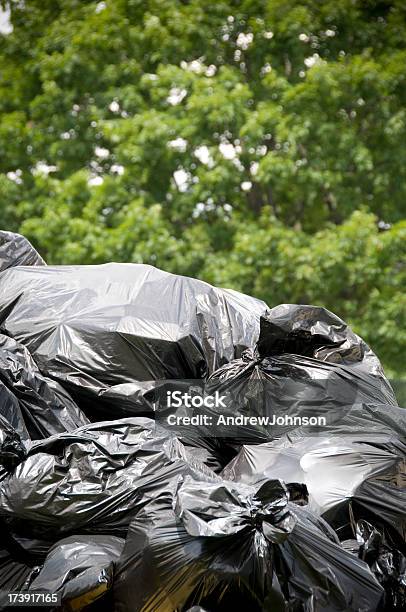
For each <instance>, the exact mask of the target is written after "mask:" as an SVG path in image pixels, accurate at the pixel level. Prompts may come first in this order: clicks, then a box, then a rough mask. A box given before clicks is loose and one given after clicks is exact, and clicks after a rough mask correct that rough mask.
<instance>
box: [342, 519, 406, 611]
mask: <svg viewBox="0 0 406 612" xmlns="http://www.w3.org/2000/svg"><path fill="white" fill-rule="evenodd" d="M356 537H357V539H356V540H354V539H353V540H346V541H344V542H342V545H343V546H344V547H345V548H347V550H349V549H351V550H352V552H353V553H354V554H356V555H358V556H359V558H360V559H362V560H363V561H365V562H366V563H368V565H369V567H370V568H371V570H372V572H373V573H374V574H375V576H376V578H377V579H378V582H379V583H380V584H381V585H382V586H383V588H384V589H385V593H386V599H385V610H387V612H391V611H393V610H399V611H400V610H405V609H406V557H405V555H404V554H403V553H402V552H401V551H400V550H398V548H397V546H398V545H399V544H400V543H399V542H396V541H391V538H390V536H389V534H387V533H386V532H385V529H381V530H378V529H377V528H376V527H374V526H373V525H371V524H370V523H368V521H364V520H361V521H358V522H357V526H356ZM401 548H403V549H404V548H405V546H404V544H403V546H401Z"/></svg>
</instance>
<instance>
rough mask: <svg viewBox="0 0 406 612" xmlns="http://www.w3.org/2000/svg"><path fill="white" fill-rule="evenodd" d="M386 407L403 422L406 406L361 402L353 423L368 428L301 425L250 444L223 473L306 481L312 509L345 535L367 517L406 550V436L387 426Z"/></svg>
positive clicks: (245, 479)
mask: <svg viewBox="0 0 406 612" xmlns="http://www.w3.org/2000/svg"><path fill="white" fill-rule="evenodd" d="M385 409H386V410H387V411H388V413H389V414H391V417H392V420H393V421H394V422H398V424H399V425H400V424H402V423H404V420H405V418H406V411H403V410H402V409H400V408H398V409H397V408H394V407H389V406H386V407H381V409H380V410H379V409H377V407H373V408H372V409H368V406H360V407H358V408H357V409H355V408H354V411H353V412H354V415H353V418H352V419H349V423H351V422H352V423H357V422H358V426H359V425H361V424H364V425H365V429H363V428H362V427H359V428H358V429H356V428H355V427H354V428H353V430H352V432H351V433H348V428H347V426H345V425H344V426H343V427H342V430H344V433H340V428H339V427H337V429H335V428H334V427H330V428H329V430H328V431H326V432H325V433H324V434H323V435H319V436H317V437H311V436H309V435H306V434H305V433H304V432H303V431H300V430H299V431H295V432H291V433H290V434H287V435H286V436H283V437H282V438H280V439H279V440H275V441H273V442H269V443H266V444H260V445H246V446H243V447H242V448H241V450H240V452H239V454H238V455H237V457H236V458H235V459H233V460H232V461H231V462H230V463H229V465H228V466H227V467H226V468H225V469H224V470H223V472H222V474H221V475H222V477H223V478H226V479H229V480H232V481H236V482H242V483H249V484H256V485H258V484H260V483H261V482H266V480H268V479H269V478H282V479H283V480H285V482H287V483H296V484H298V483H300V484H302V485H306V487H307V491H308V495H309V498H308V503H309V506H308V507H309V509H310V510H311V511H312V512H314V513H316V514H317V515H319V516H323V518H324V519H325V520H326V521H327V522H328V523H329V524H330V525H332V526H333V527H334V529H335V530H336V531H337V533H338V534H339V537H340V539H346V538H351V537H354V535H355V522H356V521H358V520H360V519H367V520H370V521H371V522H372V523H373V524H374V525H375V526H379V528H380V529H385V530H386V531H388V533H391V534H392V537H393V538H394V539H395V540H397V541H398V543H399V547H400V548H401V549H403V550H405V546H406V512H405V507H406V505H405V501H406V478H405V476H406V440H405V438H404V436H403V439H402V438H400V437H398V436H397V434H396V433H394V432H391V431H390V427H389V425H386V426H385V422H384V419H385ZM362 410H364V416H363V418H362ZM403 412H404V415H403V414H402V413H403ZM350 414H351V413H350ZM380 414H381V415H382V417H383V418H382V421H381V422H380V421H379V415H380ZM374 415H375V418H376V421H375V422H374V421H373V420H372V419H373V417H374ZM389 421H390V420H389ZM368 422H369V423H370V426H369V431H368ZM379 429H381V431H379ZM385 429H386V431H385ZM404 431H406V430H404Z"/></svg>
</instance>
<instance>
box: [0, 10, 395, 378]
mask: <svg viewBox="0 0 406 612" xmlns="http://www.w3.org/2000/svg"><path fill="white" fill-rule="evenodd" d="M2 5H3V8H4V9H5V8H6V7H7V6H9V9H10V12H11V23H12V26H13V31H12V32H11V33H8V34H7V35H0V222H1V225H3V226H5V227H7V228H9V229H14V230H19V231H21V232H23V233H24V234H26V235H27V236H28V237H29V238H30V239H31V240H32V241H33V242H34V244H35V245H36V246H37V247H38V249H39V250H40V251H41V253H42V254H43V255H44V257H45V258H46V259H47V260H48V262H50V263H101V262H104V261H107V260H116V261H134V262H146V263H151V264H154V265H157V266H160V267H162V268H164V269H166V270H170V271H174V272H178V273H183V274H189V275H193V276H198V277H200V278H203V279H206V280H208V281H210V282H214V283H218V284H221V285H223V286H231V287H234V288H236V289H241V290H243V291H247V292H249V293H252V294H254V295H256V296H258V297H262V298H263V299H265V300H266V301H267V302H268V304H269V305H275V304H277V303H280V302H304V303H316V304H321V305H325V306H327V307H328V308H330V309H331V310H333V311H334V312H336V313H337V314H339V315H340V316H342V317H343V318H345V319H346V320H348V321H349V322H350V323H352V325H353V326H354V328H355V330H356V331H358V332H359V333H360V334H362V335H363V336H364V337H365V338H366V340H367V341H368V342H369V343H370V344H371V345H372V346H373V348H374V349H375V350H376V351H377V352H378V354H379V356H380V357H381V359H382V360H383V362H384V364H385V365H386V367H387V368H388V370H389V372H390V373H391V374H392V375H400V374H401V373H402V368H403V355H402V348H403V346H404V344H405V332H404V331H402V330H404V329H405V325H404V323H405V321H404V313H405V312H406V303H405V297H404V287H405V276H406V272H405V243H406V240H405V238H406V223H405V220H404V219H405V208H406V206H405V202H406V147H405V142H406V70H405V67H406V5H405V2H404V0H393V1H389V0H375V1H374V0H338V1H337V0H323V1H322V0H241V1H227V2H226V1H221V0H220V1H210V0H206V1H204V2H203V1H202V0H190V1H187V0H184V1H181V0H105V1H104V2H94V1H91V0H54V1H53V2H44V1H43V0H25V1H24V2H22V1H17V0H16V1H13V2H4V1H3V2H2Z"/></svg>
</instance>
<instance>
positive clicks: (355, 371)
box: [195, 305, 397, 455]
mask: <svg viewBox="0 0 406 612" xmlns="http://www.w3.org/2000/svg"><path fill="white" fill-rule="evenodd" d="M275 310H276V311H277V313H278V312H280V311H282V312H285V311H286V313H287V314H286V316H288V313H290V312H291V311H293V315H292V316H296V317H299V315H298V313H302V316H303V318H300V317H299V323H300V325H301V326H302V327H298V328H294V333H293V332H292V334H291V335H289V333H288V332H286V334H285V336H283V334H282V331H281V327H278V325H277V324H276V323H275V322H274V319H273V317H274V315H273V314H272V313H273V312H274V311H275ZM305 315H306V317H305ZM330 319H331V320H332V321H337V324H336V326H333V324H332V323H331V321H330ZM294 320H295V319H294V318H293V321H294ZM276 321H278V318H276ZM303 321H305V322H306V326H307V327H310V329H311V330H317V331H318V333H317V334H316V333H314V334H313V333H311V332H309V331H307V330H305V331H306V333H305V331H304V330H303V329H302V328H303V327H304V322H303ZM325 321H330V324H329V325H327V323H325ZM299 323H298V325H299ZM260 325H261V331H260V337H259V340H258V343H257V346H256V347H255V348H254V349H247V350H246V351H244V353H243V355H242V357H241V358H240V359H236V360H234V361H233V362H230V363H228V364H226V365H224V366H222V367H221V368H219V369H218V370H216V371H215V372H214V373H213V374H212V375H211V376H210V377H209V379H208V380H207V383H206V385H205V394H206V395H210V396H212V397H214V396H215V395H216V394H217V395H218V396H219V397H221V398H222V404H221V405H220V406H217V407H216V408H214V409H210V408H207V409H205V410H204V413H205V414H206V415H207V416H208V417H209V418H210V419H211V425H210V426H208V427H207V428H204V427H201V428H200V430H199V435H200V436H201V437H204V438H205V439H206V438H212V444H213V445H216V444H218V439H221V440H222V442H221V446H222V447H223V452H224V453H225V455H227V452H226V449H227V447H230V446H231V447H234V448H235V449H236V450H238V448H239V446H241V444H259V443H261V442H266V441H269V440H273V439H276V438H278V437H280V436H281V435H283V434H286V433H288V432H289V431H291V430H294V429H296V428H297V427H300V426H303V427H307V430H308V431H309V432H317V431H322V430H323V428H324V427H325V426H326V425H331V424H334V423H336V422H340V421H341V420H342V419H343V418H344V417H345V414H346V412H348V411H349V410H350V409H351V408H352V406H353V405H354V404H359V403H374V404H389V405H394V406H396V405H397V402H396V399H395V396H394V394H393V391H392V388H391V386H390V384H389V382H388V380H387V379H386V378H385V376H384V374H383V371H382V369H381V367H380V364H379V362H378V360H377V358H376V356H375V355H374V354H373V353H372V351H371V350H370V349H369V348H368V347H367V345H366V344H365V343H364V342H363V341H362V340H361V339H359V338H358V337H357V336H355V334H353V333H352V332H351V330H349V329H348V327H347V326H346V325H345V323H343V322H342V321H341V320H340V319H338V318H337V317H335V316H334V315H332V314H331V313H329V312H328V311H325V310H324V309H320V308H316V307H311V306H301V307H299V306H298V307H293V306H286V305H285V306H280V307H278V308H276V309H273V310H272V311H270V313H269V314H267V315H266V316H262V317H261V320H260ZM292 326H293V327H294V325H293V323H292ZM337 329H338V331H337ZM339 332H340V333H339ZM284 333H285V332H284ZM285 349H289V350H295V351H297V352H296V354H293V353H283V352H282V353H280V354H277V353H276V351H284V350H285ZM300 350H302V352H303V353H304V354H300V353H299V351H300ZM310 355H311V356H310ZM196 412H199V411H196ZM200 412H201V411H200ZM195 432H196V430H195ZM216 438H217V442H216Z"/></svg>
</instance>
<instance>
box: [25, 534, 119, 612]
mask: <svg viewBox="0 0 406 612" xmlns="http://www.w3.org/2000/svg"><path fill="white" fill-rule="evenodd" d="M123 546H124V540H123V539H122V538H117V537H115V536H106V535H92V536H76V535H75V536H71V537H69V538H65V539H63V540H60V541H59V542H57V543H56V544H54V546H52V548H51V549H50V551H49V553H48V555H47V558H46V560H45V563H44V565H43V567H42V568H41V571H40V572H39V573H38V575H37V576H36V577H35V578H34V580H32V581H31V583H30V585H29V588H28V592H30V591H36V592H43V593H50V594H52V593H58V594H59V593H60V594H61V603H62V606H63V609H64V610H66V611H69V612H79V611H80V610H83V609H84V608H86V606H88V605H90V604H91V603H93V602H94V601H96V600H98V599H99V598H101V597H103V596H104V595H105V594H106V592H107V591H108V590H110V589H111V587H112V585H113V579H114V567H115V563H116V562H117V560H118V558H119V556H120V554H121V552H122V549H123Z"/></svg>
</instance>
